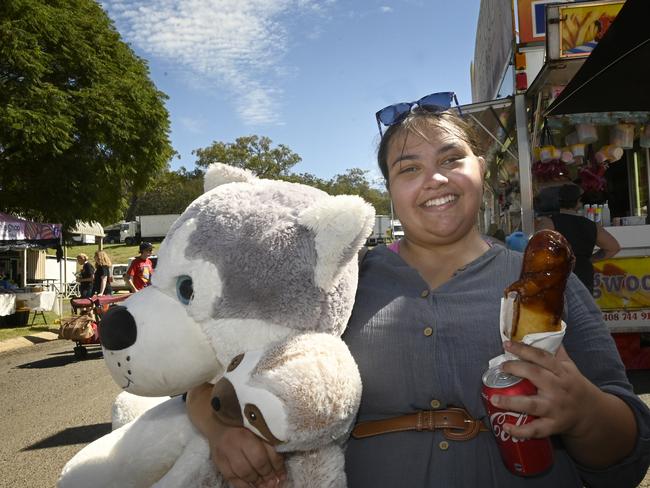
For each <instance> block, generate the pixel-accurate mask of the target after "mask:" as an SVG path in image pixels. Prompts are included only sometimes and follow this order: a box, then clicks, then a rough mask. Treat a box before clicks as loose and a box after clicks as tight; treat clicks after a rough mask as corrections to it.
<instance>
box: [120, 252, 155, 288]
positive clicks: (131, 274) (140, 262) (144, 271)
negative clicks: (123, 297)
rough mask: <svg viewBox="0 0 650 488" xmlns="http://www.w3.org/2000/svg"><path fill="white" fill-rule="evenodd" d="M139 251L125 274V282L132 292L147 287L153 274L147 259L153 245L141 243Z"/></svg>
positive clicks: (150, 263) (151, 266) (149, 260)
mask: <svg viewBox="0 0 650 488" xmlns="http://www.w3.org/2000/svg"><path fill="white" fill-rule="evenodd" d="M139 249H140V255H139V256H137V257H136V258H135V259H134V260H133V261H132V262H131V265H130V266H129V269H128V270H127V272H126V276H127V281H128V282H129V286H130V287H131V289H132V290H133V291H134V292H136V291H138V290H142V289H143V288H146V287H147V286H149V285H150V284H151V275H152V274H153V264H152V262H151V259H149V256H151V254H152V253H153V245H152V244H151V243H150V242H142V243H141V244H140V248H139Z"/></svg>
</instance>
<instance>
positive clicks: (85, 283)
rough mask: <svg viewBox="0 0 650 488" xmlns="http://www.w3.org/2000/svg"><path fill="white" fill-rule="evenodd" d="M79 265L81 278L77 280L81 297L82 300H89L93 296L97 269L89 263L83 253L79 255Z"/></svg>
mask: <svg viewBox="0 0 650 488" xmlns="http://www.w3.org/2000/svg"><path fill="white" fill-rule="evenodd" d="M77 264H79V266H81V269H80V270H79V277H78V278H77V281H78V282H79V295H80V296H81V298H88V297H90V296H92V294H93V293H92V291H93V275H94V273H95V268H93V265H92V264H90V262H89V261H88V256H87V255H85V254H83V253H80V254H77Z"/></svg>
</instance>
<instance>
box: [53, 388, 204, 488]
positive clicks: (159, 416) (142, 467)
mask: <svg viewBox="0 0 650 488" xmlns="http://www.w3.org/2000/svg"><path fill="white" fill-rule="evenodd" d="M198 435H199V434H198V433H197V432H196V430H195V429H194V427H193V426H192V424H191V423H190V421H189V418H188V417H187V411H186V409H185V402H183V400H182V399H181V398H172V399H170V400H167V401H166V402H163V403H161V404H160V405H157V406H155V407H153V408H151V409H149V410H147V411H146V412H145V413H144V414H142V415H141V416H140V417H138V418H137V419H135V420H134V421H133V422H130V423H128V424H127V425H125V426H123V427H121V428H119V429H117V430H114V431H113V432H111V433H110V434H107V435H105V436H103V437H100V438H99V439H97V440H96V441H94V442H91V443H90V444H88V445H87V446H86V447H84V448H83V449H82V450H81V451H79V452H78V453H77V454H76V455H75V456H74V457H73V458H72V459H71V460H70V461H68V463H67V464H66V465H65V467H64V468H63V471H62V472H61V475H60V477H59V481H58V483H57V487H58V488H88V487H93V488H100V487H114V488H125V487H134V488H140V487H142V488H144V487H150V486H151V485H153V484H154V483H155V482H156V481H157V480H159V479H160V478H162V477H163V476H164V475H165V473H167V472H168V471H169V470H170V469H171V468H172V466H174V463H176V461H177V460H178V458H179V457H180V456H181V455H182V453H183V450H184V449H185V447H186V446H187V444H188V443H189V442H191V441H192V440H193V439H194V438H196V437H197V436H198Z"/></svg>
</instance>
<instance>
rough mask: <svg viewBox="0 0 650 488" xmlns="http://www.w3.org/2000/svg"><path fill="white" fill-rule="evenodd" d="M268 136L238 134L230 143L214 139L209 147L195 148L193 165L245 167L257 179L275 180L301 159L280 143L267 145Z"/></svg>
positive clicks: (269, 142)
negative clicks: (194, 162)
mask: <svg viewBox="0 0 650 488" xmlns="http://www.w3.org/2000/svg"><path fill="white" fill-rule="evenodd" d="M271 144H272V142H271V139H269V138H268V137H258V136H255V135H253V136H246V137H238V138H237V139H236V140H235V142H234V143H231V142H228V143H223V142H218V141H215V142H213V143H212V145H211V146H209V147H206V148H203V149H195V150H194V151H192V154H195V155H196V156H197V160H196V166H197V167H199V168H207V167H208V166H209V165H210V164H212V163H224V164H229V165H231V166H236V167H237V168H245V169H249V170H250V171H252V172H253V174H255V175H256V176H259V177H260V178H269V179H279V178H280V177H282V176H286V175H288V174H289V170H290V169H291V168H292V167H293V166H295V165H296V164H298V163H299V162H300V161H301V158H300V156H298V155H297V154H296V153H294V152H293V151H292V150H291V149H289V148H288V147H287V146H284V145H282V144H280V145H279V146H277V147H275V148H271Z"/></svg>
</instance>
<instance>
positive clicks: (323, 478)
mask: <svg viewBox="0 0 650 488" xmlns="http://www.w3.org/2000/svg"><path fill="white" fill-rule="evenodd" d="M360 400H361V377H360V376H359V371H358V369H357V365H356V363H355V361H354V359H353V358H352V355H351V354H350V351H349V350H348V348H347V346H346V345H345V343H344V342H343V341H342V340H341V339H339V338H338V337H334V336H332V335H329V334H322V333H321V334H319V333H305V334H300V335H298V336H295V337H292V338H290V339H288V340H286V341H281V342H279V343H276V344H274V345H272V346H270V347H269V348H268V349H267V350H264V351H249V352H246V353H242V354H239V355H238V356H237V357H235V358H234V359H233V360H232V361H231V363H230V365H229V366H228V368H227V371H226V373H225V374H224V375H223V377H221V379H219V381H217V383H216V384H215V386H214V389H213V397H212V406H213V409H214V411H215V416H216V417H217V418H218V420H219V421H221V422H222V423H224V424H226V425H230V426H234V427H245V428H247V429H249V430H250V431H251V432H253V433H254V434H256V435H258V436H259V437H261V438H262V439H264V440H265V441H267V442H268V443H270V444H271V445H273V446H275V448H276V449H277V451H278V452H283V453H287V455H286V457H285V463H286V464H285V466H286V469H287V481H286V483H285V484H284V485H283V486H284V487H285V488H305V487H314V488H316V487H317V488H342V487H345V486H346V478H345V471H344V455H343V448H342V446H341V444H342V442H343V441H344V440H345V438H346V437H347V434H348V433H349V431H350V430H351V428H352V423H353V421H354V418H355V416H356V412H357V410H358V408H359V402H360ZM186 453H187V454H185V455H184V456H183V458H182V459H181V460H179V461H178V462H177V463H176V465H175V466H174V470H173V471H174V473H168V475H167V476H166V484H165V485H164V486H170V485H171V486H188V487H189V486H210V487H222V486H223V487H225V486H227V484H226V483H225V480H224V479H223V477H222V476H221V475H220V474H219V473H218V472H216V471H215V470H214V467H213V466H212V462H211V461H210V459H209V455H210V453H209V447H208V444H207V442H206V441H205V440H204V439H203V438H202V437H200V436H197V437H196V438H195V439H194V440H193V441H192V442H191V443H190V444H189V446H188V448H187V449H186ZM190 453H191V455H189V454H190ZM174 476H176V478H175V479H174V481H173V483H171V484H170V481H171V479H172V477H174Z"/></svg>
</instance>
